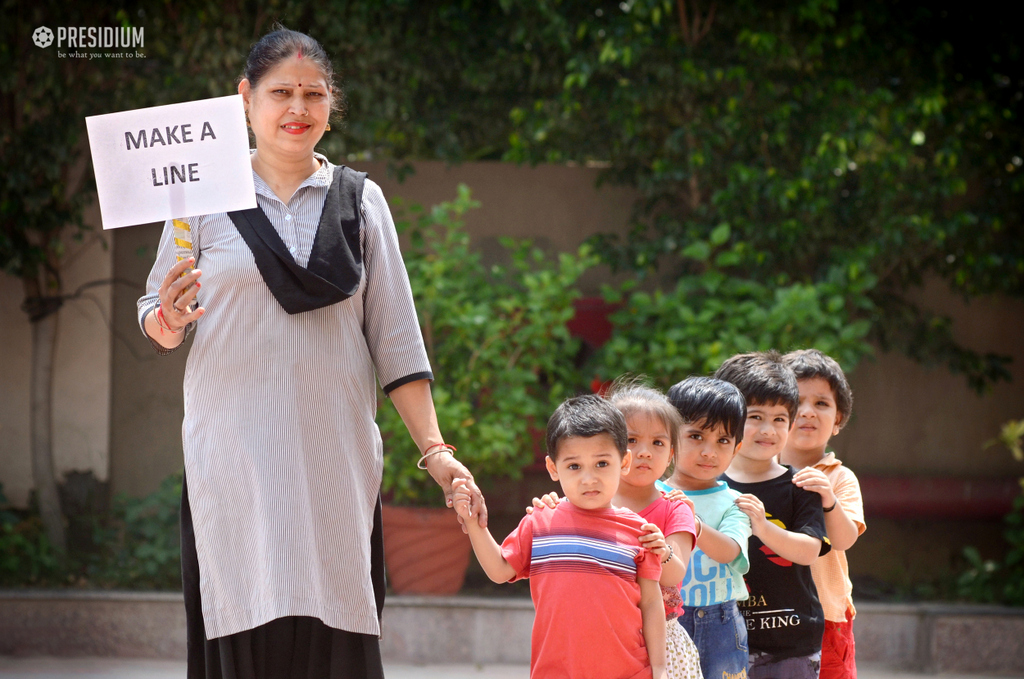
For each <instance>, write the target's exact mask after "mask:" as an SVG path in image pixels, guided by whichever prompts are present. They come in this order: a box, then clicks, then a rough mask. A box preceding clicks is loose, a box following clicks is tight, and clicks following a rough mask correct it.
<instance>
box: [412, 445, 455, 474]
mask: <svg viewBox="0 0 1024 679" xmlns="http://www.w3.org/2000/svg"><path fill="white" fill-rule="evenodd" d="M434 448H437V449H438V450H434ZM454 452H455V446H452V445H449V444H447V443H435V444H434V445H432V446H430V447H429V448H427V449H426V450H425V451H424V452H423V455H421V456H420V459H419V460H417V462H416V468H417V469H422V470H423V471H427V458H428V457H430V456H431V455H437V454H439V453H454ZM452 457H454V455H453V456H452Z"/></svg>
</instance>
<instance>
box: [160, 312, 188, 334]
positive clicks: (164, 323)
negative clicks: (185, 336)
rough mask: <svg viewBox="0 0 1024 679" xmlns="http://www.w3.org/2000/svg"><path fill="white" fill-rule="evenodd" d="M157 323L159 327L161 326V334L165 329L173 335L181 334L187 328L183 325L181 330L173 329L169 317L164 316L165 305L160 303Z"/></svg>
mask: <svg viewBox="0 0 1024 679" xmlns="http://www.w3.org/2000/svg"><path fill="white" fill-rule="evenodd" d="M156 325H157V327H158V328H160V334H161V335H162V334H164V330H167V332H169V333H171V334H172V335H179V334H181V333H182V332H183V331H184V330H185V328H184V327H182V328H181V329H179V330H171V326H170V325H168V323H167V319H166V318H164V309H163V306H160V305H158V306H157V308H156Z"/></svg>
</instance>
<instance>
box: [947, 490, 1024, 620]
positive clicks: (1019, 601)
mask: <svg viewBox="0 0 1024 679" xmlns="http://www.w3.org/2000/svg"><path fill="white" fill-rule="evenodd" d="M1005 522H1006V532H1005V533H1004V534H1003V535H1004V536H1005V537H1006V542H1007V543H1008V547H1009V549H1008V551H1007V554H1006V558H1005V559H1003V561H1002V562H1001V563H1000V562H997V561H993V560H991V559H989V560H986V559H982V558H981V555H980V554H979V553H978V550H977V549H975V548H974V547H967V548H965V549H964V558H966V559H967V563H968V568H967V570H966V571H964V572H963V573H962V574H961V575H960V578H959V579H958V580H957V590H958V593H959V594H960V596H961V597H963V598H965V599H968V600H970V601H977V602H979V603H992V604H1005V605H1009V606H1024V493H1022V494H1021V495H1018V496H1017V498H1016V500H1014V503H1013V510H1012V511H1011V512H1010V513H1009V514H1007V515H1006V519H1005Z"/></svg>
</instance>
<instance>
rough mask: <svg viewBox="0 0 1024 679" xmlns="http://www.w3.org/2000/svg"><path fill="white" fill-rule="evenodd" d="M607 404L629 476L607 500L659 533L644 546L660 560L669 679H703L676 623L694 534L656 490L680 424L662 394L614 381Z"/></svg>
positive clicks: (684, 510) (688, 512) (689, 513)
mask: <svg viewBox="0 0 1024 679" xmlns="http://www.w3.org/2000/svg"><path fill="white" fill-rule="evenodd" d="M608 401H609V402H610V403H611V404H612V405H613V406H615V407H616V408H618V409H619V412H621V413H622V414H623V416H624V417H625V418H626V429H627V432H628V437H629V438H628V445H629V452H630V455H631V457H632V462H631V463H630V467H629V471H628V472H627V473H626V474H623V476H622V479H621V480H620V481H619V489H618V491H617V492H616V493H615V497H614V498H613V499H612V504H613V505H614V506H616V507H625V508H626V509H631V510H633V511H634V512H636V513H637V514H639V515H640V517H641V518H643V519H644V520H645V521H647V522H649V523H652V524H654V525H655V526H657V527H658V529H659V531H660V534H659V537H660V538H661V539H660V541H659V543H658V544H657V545H656V546H652V545H651V544H647V547H648V548H649V549H651V551H653V552H654V553H655V554H657V555H658V557H659V558H660V560H661V580H660V581H659V582H660V584H661V591H662V595H663V597H664V599H665V619H666V623H665V625H666V627H665V637H666V638H665V663H666V669H667V672H668V676H669V678H670V679H703V675H702V674H701V668H700V656H699V655H698V653H697V649H696V647H695V646H694V645H693V641H692V640H691V639H690V637H689V636H687V634H686V631H685V630H684V629H683V628H682V626H681V625H679V624H677V623H676V622H675V620H676V618H678V617H679V610H678V609H679V605H680V604H681V603H682V601H681V600H680V598H679V584H680V583H681V582H682V581H683V577H684V576H685V575H686V566H687V564H688V563H689V562H690V552H691V550H692V549H693V543H694V540H696V537H697V533H696V528H695V527H694V518H693V510H692V509H690V506H689V505H688V504H686V503H684V502H673V501H671V500H668V499H666V498H665V497H664V495H663V494H662V492H661V491H660V490H659V489H658V487H657V485H656V484H657V482H658V479H660V478H661V477H662V475H664V474H665V470H666V469H668V466H669V463H670V462H671V461H672V456H673V455H674V454H675V442H676V441H677V440H678V437H679V429H680V427H681V426H682V424H683V423H682V420H681V418H680V417H679V413H678V411H676V409H675V408H673V407H672V404H671V403H669V402H668V400H667V399H666V398H665V396H664V395H663V394H661V393H660V392H658V391H655V390H654V389H651V388H649V387H645V386H642V385H641V384H638V383H635V382H629V381H616V382H615V384H613V385H612V388H611V391H610V392H609V394H608Z"/></svg>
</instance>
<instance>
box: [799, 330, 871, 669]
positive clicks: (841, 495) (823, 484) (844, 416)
mask: <svg viewBox="0 0 1024 679" xmlns="http://www.w3.org/2000/svg"><path fill="white" fill-rule="evenodd" d="M782 359H783V361H784V362H785V364H786V365H788V366H789V367H790V368H792V369H793V372H794V373H796V384H797V387H798V388H799V389H800V407H799V408H798V409H797V414H796V423H795V426H794V427H793V431H792V433H791V434H790V435H789V441H788V442H787V443H786V449H785V450H784V451H783V452H782V461H783V462H784V463H785V464H788V465H792V466H793V468H794V469H799V470H800V471H798V472H797V473H796V475H794V476H793V483H795V484H797V485H798V486H800V487H801V488H804V489H806V490H811V491H814V492H815V493H818V494H819V495H821V504H822V506H823V507H824V509H823V510H822V511H824V512H825V528H826V530H828V536H829V538H830V539H831V540H832V551H831V552H829V553H828V554H826V555H825V556H823V557H821V558H820V559H818V560H817V561H815V562H814V563H812V564H811V575H812V576H814V584H815V585H816V586H817V588H818V596H819V597H820V598H821V605H822V608H823V609H824V611H825V635H824V637H823V638H822V640H821V679H857V665H856V659H855V646H854V643H853V618H854V617H855V616H856V615H857V611H856V609H855V608H854V607H853V597H852V593H853V584H852V583H851V582H850V568H849V566H848V565H847V563H846V550H848V549H849V548H850V547H852V546H853V544H854V543H855V542H856V541H857V538H858V537H859V536H860V534H861V533H863V532H864V530H865V528H866V527H867V526H866V525H865V524H864V503H863V501H862V500H861V495H860V484H859V483H858V482H857V477H856V476H855V475H854V473H853V472H852V471H850V468H849V467H844V466H843V463H842V462H840V461H839V460H837V459H836V456H835V453H827V454H826V452H825V449H826V446H827V445H828V441H829V439H830V438H831V437H832V436H835V435H836V434H838V433H839V430H840V429H842V428H843V426H844V425H846V423H847V421H848V420H849V419H850V413H851V412H852V410H853V393H852V392H851V391H850V385H849V383H847V381H846V376H845V375H844V374H843V369H842V368H840V367H839V364H838V363H836V362H835V361H834V360H833V359H832V358H830V357H828V356H826V355H825V354H823V353H821V352H820V351H818V350H817V349H805V350H801V351H791V352H790V353H788V354H786V355H785V356H783V357H782Z"/></svg>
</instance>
